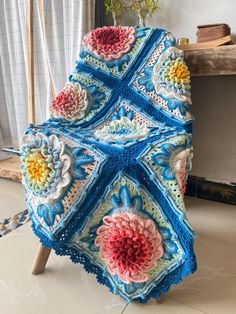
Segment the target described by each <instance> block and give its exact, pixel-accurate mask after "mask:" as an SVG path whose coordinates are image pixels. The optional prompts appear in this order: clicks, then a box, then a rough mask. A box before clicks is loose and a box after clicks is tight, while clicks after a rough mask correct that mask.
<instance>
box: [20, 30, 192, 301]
mask: <svg viewBox="0 0 236 314" xmlns="http://www.w3.org/2000/svg"><path fill="white" fill-rule="evenodd" d="M190 102H191V101H190V75H189V71H188V69H187V66H186V64H185V63H184V60H183V53H182V52H181V51H179V50H178V49H177V48H176V47H175V39H174V38H173V36H172V35H171V34H170V33H169V32H167V31H165V30H161V29H152V28H143V27H121V26H119V27H103V28H98V29H95V30H93V31H91V32H90V33H88V34H87V35H86V36H85V37H84V40H83V49H82V51H81V53H80V57H79V60H78V61H77V62H76V67H75V70H74V72H73V73H72V75H71V76H70V77H69V81H68V82H67V83H66V85H65V87H64V88H63V89H62V91H61V92H60V93H59V94H58V95H57V97H56V98H55V99H54V100H53V101H52V103H51V105H50V107H49V111H50V115H51V118H50V119H49V120H47V121H46V122H45V123H43V124H41V125H36V126H33V125H31V126H30V127H29V128H28V129H27V130H26V132H25V135H24V136H23V138H22V143H21V156H22V173H23V183H24V185H25V190H26V196H27V204H28V209H29V213H30V215H31V218H32V228H33V230H34V232H35V234H36V235H37V236H38V237H39V238H40V240H41V242H42V243H43V245H44V246H46V247H51V248H53V249H54V250H55V251H56V253H57V254H59V255H69V257H70V258H71V260H72V261H73V262H75V263H81V264H83V265H84V268H85V269H86V270H87V271H88V272H92V273H94V274H96V278H97V280H98V282H100V283H102V284H105V285H106V286H108V288H109V289H110V290H111V291H112V292H113V293H115V294H118V295H120V296H121V297H123V298H124V299H125V300H127V301H129V302H130V301H132V300H138V301H140V302H146V301H147V300H148V299H150V298H151V297H159V296H160V294H162V293H165V292H166V291H168V289H169V288H170V286H171V285H172V284H176V283H178V282H179V281H180V280H181V279H183V278H184V277H186V276H187V275H189V274H190V273H192V272H193V271H195V269H196V261H195V256H194V253H193V238H194V234H193V231H192V229H191V227H190V225H189V223H188V220H187V218H186V215H185V209H184V201H183V194H184V192H185V182H186V177H187V172H188V171H189V170H190V168H191V158H192V146H191V129H192V116H191V114H190V112H189V104H190Z"/></svg>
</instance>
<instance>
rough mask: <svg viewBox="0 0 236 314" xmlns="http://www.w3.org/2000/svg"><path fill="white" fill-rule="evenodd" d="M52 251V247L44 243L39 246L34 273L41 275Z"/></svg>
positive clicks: (33, 268) (33, 267) (34, 263)
mask: <svg viewBox="0 0 236 314" xmlns="http://www.w3.org/2000/svg"><path fill="white" fill-rule="evenodd" d="M50 253H51V249H49V248H46V247H44V246H42V245H40V246H39V248H38V251H37V253H36V256H35V259H34V262H33V266H32V270H31V272H32V274H33V275H39V274H41V273H43V272H44V270H45V267H46V264H47V261H48V258H49V255H50Z"/></svg>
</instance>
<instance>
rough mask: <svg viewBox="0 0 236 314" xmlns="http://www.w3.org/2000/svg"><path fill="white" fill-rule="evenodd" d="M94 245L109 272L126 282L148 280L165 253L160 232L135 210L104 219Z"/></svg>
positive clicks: (150, 221) (151, 222)
mask: <svg viewBox="0 0 236 314" xmlns="http://www.w3.org/2000/svg"><path fill="white" fill-rule="evenodd" d="M103 222H104V224H103V225H102V226H100V227H99V228H98V230H97V237H96V239H95V244H96V245H97V246H99V247H100V256H101V258H102V259H104V260H105V261H106V263H107V267H108V270H109V272H110V273H111V274H112V275H117V276H118V277H119V279H120V280H121V281H123V282H124V283H131V282H145V281H147V280H148V272H149V271H150V270H151V269H153V268H154V267H155V266H156V264H157V261H158V260H159V259H160V258H161V256H162V255H163V247H162V244H161V235H160V233H159V232H158V231H157V229H156V227H155V224H154V222H153V221H152V220H150V219H144V218H142V217H140V216H138V215H136V214H132V213H122V214H121V213H116V214H113V215H112V216H105V217H104V218H103Z"/></svg>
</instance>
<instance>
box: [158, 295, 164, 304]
mask: <svg viewBox="0 0 236 314" xmlns="http://www.w3.org/2000/svg"><path fill="white" fill-rule="evenodd" d="M157 303H158V304H162V303H163V295H161V296H160V297H159V298H157Z"/></svg>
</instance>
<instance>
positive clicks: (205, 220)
mask: <svg viewBox="0 0 236 314" xmlns="http://www.w3.org/2000/svg"><path fill="white" fill-rule="evenodd" d="M186 203H187V207H188V216H189V218H190V222H191V224H192V226H193V228H194V229H195V231H196V232H197V234H198V237H197V239H196V244H195V252H196V256H197V261H198V270H197V272H196V273H195V274H193V275H192V276H190V277H188V278H187V279H186V280H184V281H183V282H182V283H181V284H179V285H178V286H176V287H174V288H173V289H172V290H171V291H170V292H169V294H168V296H170V297H172V298H174V299H175V300H179V301H181V302H183V303H185V304H187V305H190V306H193V307H194V308H197V309H199V310H201V311H203V312H206V313H209V314H224V313H225V314H235V313H236V249H235V243H236V207H235V206H231V205H226V204H221V203H217V202H211V201H206V200H201V199H190V198H188V199H187V202H186Z"/></svg>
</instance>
